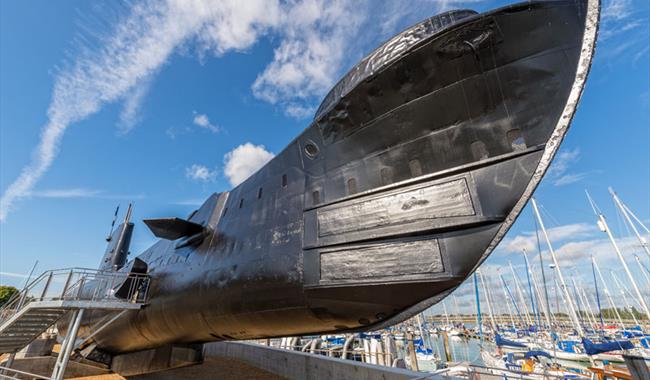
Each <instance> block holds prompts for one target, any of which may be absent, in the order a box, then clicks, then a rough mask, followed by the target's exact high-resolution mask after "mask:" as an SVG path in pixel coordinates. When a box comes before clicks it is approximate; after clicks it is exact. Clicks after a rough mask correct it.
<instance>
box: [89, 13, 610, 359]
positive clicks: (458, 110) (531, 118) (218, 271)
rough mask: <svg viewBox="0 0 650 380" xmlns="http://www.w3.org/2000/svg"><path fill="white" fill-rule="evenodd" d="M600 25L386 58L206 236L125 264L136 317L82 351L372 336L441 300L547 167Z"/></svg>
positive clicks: (522, 30) (451, 18)
mask: <svg viewBox="0 0 650 380" xmlns="http://www.w3.org/2000/svg"><path fill="white" fill-rule="evenodd" d="M598 12H599V5H598V2H597V1H595V0H576V1H572V0H571V1H569V0H567V1H548V2H526V3H523V4H518V5H513V6H509V7H506V8H501V9H497V10H495V11H492V12H488V13H484V14H480V15H479V14H475V13H474V12H471V11H453V12H449V13H446V14H443V15H439V16H435V17H432V18H430V19H428V20H425V21H424V22H422V23H420V24H418V25H415V26H414V27H412V28H409V29H408V30H406V31H405V32H403V33H402V34H400V35H398V36H396V37H395V38H393V39H391V40H390V41H388V42H387V43H386V44H384V45H383V46H382V47H380V48H379V49H377V50H376V51H375V52H373V53H372V54H371V55H369V56H368V57H366V58H365V59H364V60H363V61H361V62H360V64H359V65H357V66H355V68H353V69H352V70H351V71H350V73H348V74H347V75H346V76H345V77H344V78H343V79H342V80H341V82H339V84H337V85H336V86H335V87H334V89H333V90H332V92H330V94H329V95H328V96H327V97H326V98H325V101H324V102H323V104H322V105H321V107H320V109H319V110H318V112H317V114H316V117H315V119H314V122H313V123H312V124H311V125H310V126H309V127H308V128H307V129H306V130H305V131H304V132H303V133H302V134H301V135H300V136H298V137H297V138H296V139H295V140H294V141H293V142H291V143H290V144H289V145H288V146H287V148H285V149H284V150H283V151H282V152H281V153H280V154H278V155H277V156H276V157H275V158H274V159H273V160H271V161H270V162H269V163H268V164H267V165H266V166H264V167H263V168H262V169H260V170H259V171H258V172H257V173H255V174H254V175H252V176H251V177H250V178H249V179H247V180H246V181H245V182H243V183H242V184H240V185H239V186H237V187H236V188H234V189H233V190H232V191H230V192H226V193H220V194H214V195H213V196H211V197H210V198H209V199H208V200H207V201H206V203H205V204H204V205H203V206H201V208H200V209H199V210H197V211H196V212H194V213H193V214H192V215H191V216H190V217H189V221H191V222H193V223H196V224H200V225H202V226H204V227H205V229H206V231H209V233H206V234H205V236H201V238H200V239H194V240H192V241H187V240H182V239H181V240H161V241H159V242H158V243H156V244H155V245H154V246H152V247H151V248H150V249H148V250H146V251H145V252H143V253H142V254H141V255H139V256H138V258H139V259H140V260H142V261H143V262H145V263H146V264H147V266H148V271H149V272H148V273H149V275H150V276H151V281H150V289H149V294H150V299H149V303H148V304H147V305H146V307H144V308H143V309H141V310H139V311H133V312H129V313H127V314H126V315H124V316H123V317H121V318H119V319H118V320H116V321H115V322H113V323H112V324H111V325H109V326H108V327H106V328H105V329H104V330H102V331H101V333H99V334H97V335H96V336H95V337H94V341H95V343H96V344H97V347H98V348H100V349H101V350H103V351H106V352H109V353H121V352H129V351H137V350H142V349H147V348H153V347H158V346H161V345H165V344H171V343H174V344H178V343H199V342H207V341H215V340H231V339H253V338H266V337H278V336H289V335H308V334H316V333H333V332H347V331H358V330H369V329H375V328H381V327H384V326H387V325H390V324H393V323H396V322H398V321H401V320H403V319H406V318H408V317H410V316H412V315H414V314H415V313H418V312H420V311H421V310H423V309H425V308H426V307H429V306H431V305H432V304H435V303H436V302H438V301H439V300H441V299H442V298H443V297H444V296H446V295H447V294H448V293H449V292H450V291H451V290H453V289H454V288H455V287H457V286H458V285H459V284H460V283H462V281H463V280H464V279H465V278H467V276H469V275H470V274H471V273H472V271H473V270H474V269H475V268H476V267H477V266H478V265H479V264H480V262H482V260H484V259H485V258H486V257H487V255H488V254H489V253H490V252H491V251H492V249H494V247H495V246H496V244H497V243H498V242H499V240H500V239H501V238H502V237H503V235H504V234H505V232H507V230H508V228H509V227H510V226H511V225H512V223H513V222H514V219H515V218H516V216H517V215H518V213H519V212H520V211H521V209H522V207H523V206H524V204H525V202H526V201H527V200H528V198H529V197H530V196H531V194H532V191H533V190H534V188H535V187H536V186H537V184H538V183H539V181H540V180H541V177H542V175H543V174H544V172H545V171H546V169H547V168H548V165H549V163H550V161H551V159H552V157H553V155H554V154H555V152H556V150H557V148H558V145H559V143H560V142H561V140H562V138H563V137H564V134H565V133H566V130H567V128H568V125H569V123H570V121H571V118H572V116H573V113H574V111H575V107H576V106H577V102H578V100H579V97H580V95H581V92H582V90H583V86H584V83H585V80H586V76H587V74H588V70H589V67H590V63H591V57H592V54H593V50H594V45H595V38H596V29H597V23H598ZM87 315H88V320H93V319H97V318H100V317H101V315H100V313H99V312H89V313H88V314H87ZM89 324H90V323H89Z"/></svg>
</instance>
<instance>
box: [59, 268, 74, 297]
mask: <svg viewBox="0 0 650 380" xmlns="http://www.w3.org/2000/svg"><path fill="white" fill-rule="evenodd" d="M73 275H74V270H72V269H70V273H68V277H66V279H65V285H63V290H62V291H61V299H64V298H65V293H66V292H67V291H68V287H69V286H70V281H71V280H72V276H73Z"/></svg>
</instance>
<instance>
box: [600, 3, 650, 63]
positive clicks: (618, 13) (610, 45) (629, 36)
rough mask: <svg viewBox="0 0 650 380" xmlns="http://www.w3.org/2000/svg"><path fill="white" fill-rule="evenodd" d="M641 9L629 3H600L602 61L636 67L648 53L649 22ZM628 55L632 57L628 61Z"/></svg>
mask: <svg viewBox="0 0 650 380" xmlns="http://www.w3.org/2000/svg"><path fill="white" fill-rule="evenodd" d="M641 9H642V8H640V7H639V6H638V5H636V4H634V3H633V1H631V0H605V1H604V2H603V6H602V12H601V26H600V32H599V40H600V43H601V45H602V50H603V52H602V54H600V57H601V58H600V59H601V60H602V61H603V62H606V63H607V64H608V65H611V63H612V61H613V60H618V59H623V60H625V61H626V62H630V63H632V64H636V61H637V60H638V59H639V58H640V57H641V56H644V55H646V54H648V50H647V49H646V47H647V46H648V45H649V44H650V22H649V19H648V14H647V12H644V11H642V10H641ZM630 55H633V57H634V58H633V59H630ZM596 57H597V59H598V55H597V56H596ZM619 69H620V68H619Z"/></svg>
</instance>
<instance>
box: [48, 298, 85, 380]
mask: <svg viewBox="0 0 650 380" xmlns="http://www.w3.org/2000/svg"><path fill="white" fill-rule="evenodd" d="M83 314H84V309H79V310H76V311H74V312H73V314H72V321H71V322H72V324H71V325H70V328H69V329H68V333H67V334H66V337H65V340H64V341H63V345H62V346H61V351H60V352H59V356H58V358H57V359H56V363H55V364H54V370H53V371H52V379H53V380H62V379H63V375H64V374H65V369H66V367H67V366H68V361H69V360H70V354H71V353H72V348H73V347H74V345H75V340H76V338H77V332H79V326H80V325H81V318H82V317H83Z"/></svg>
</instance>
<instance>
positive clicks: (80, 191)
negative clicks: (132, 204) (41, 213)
mask: <svg viewBox="0 0 650 380" xmlns="http://www.w3.org/2000/svg"><path fill="white" fill-rule="evenodd" d="M101 193H102V191H101V190H94V189H85V188H73V189H49V190H40V191H32V192H30V193H29V195H30V196H32V197H39V198H94V197H97V196H98V195H100V194H101Z"/></svg>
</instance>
